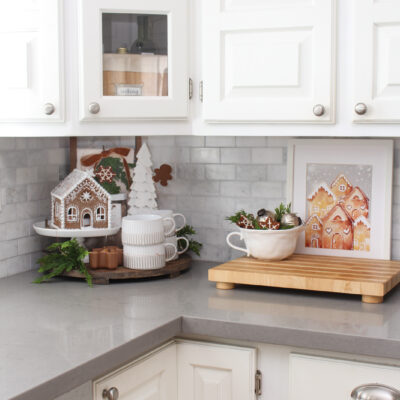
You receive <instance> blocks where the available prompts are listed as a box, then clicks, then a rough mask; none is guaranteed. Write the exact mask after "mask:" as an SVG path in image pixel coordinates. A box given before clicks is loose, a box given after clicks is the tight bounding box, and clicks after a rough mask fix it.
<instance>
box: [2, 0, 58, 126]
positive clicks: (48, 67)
mask: <svg viewBox="0 0 400 400" xmlns="http://www.w3.org/2000/svg"><path fill="white" fill-rule="evenodd" d="M61 7H62V1H61V0H13V1H6V2H4V4H2V5H1V13H0V52H1V54H2V58H1V63H0V121H1V122H4V121H21V122H35V121H39V122H46V121H53V122H54V121H61V120H63V117H64V110H63V107H64V103H63V74H62V70H63V68H62V56H61V54H62V43H63V41H62V34H61V28H62V23H61V17H60V15H61Z"/></svg>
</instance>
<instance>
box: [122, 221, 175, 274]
mask: <svg viewBox="0 0 400 400" xmlns="http://www.w3.org/2000/svg"><path fill="white" fill-rule="evenodd" d="M167 224H168V225H169V226H167ZM175 231H176V224H175V221H174V219H173V218H170V217H165V218H163V217H161V216H160V215H153V214H147V215H131V216H128V217H124V218H123V219H122V244H123V246H124V266H125V267H127V268H130V269H159V268H163V267H164V266H165V263H166V262H168V261H171V260H173V259H174V258H175V257H177V255H178V250H177V247H176V245H175V244H174V243H169V242H166V241H165V237H166V235H167V234H173V232H175ZM167 249H168V250H169V251H168V254H167Z"/></svg>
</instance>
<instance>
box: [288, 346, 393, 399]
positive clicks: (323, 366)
mask: <svg viewBox="0 0 400 400" xmlns="http://www.w3.org/2000/svg"><path fill="white" fill-rule="evenodd" d="M368 383H378V384H383V385H388V386H392V387H394V388H397V389H399V388H400V367H395V366H389V365H383V364H374V363H366V362H356V361H348V360H341V359H336V358H326V357H315V356H308V355H301V354H291V355H290V384H289V400H303V399H304V400H305V399H307V400H321V399H324V400H339V399H343V400H347V399H350V394H351V392H352V390H353V389H354V388H355V387H357V386H360V385H364V384H368Z"/></svg>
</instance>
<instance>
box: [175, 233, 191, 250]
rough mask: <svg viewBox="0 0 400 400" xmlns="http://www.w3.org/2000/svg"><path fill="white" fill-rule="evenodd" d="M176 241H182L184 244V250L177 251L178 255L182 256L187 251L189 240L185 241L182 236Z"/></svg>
mask: <svg viewBox="0 0 400 400" xmlns="http://www.w3.org/2000/svg"><path fill="white" fill-rule="evenodd" d="M176 240H177V243H178V242H179V241H180V240H183V241H185V242H186V246H185V248H184V249H183V250H180V251H179V250H178V254H183V253H184V252H185V251H187V249H188V248H189V240H188V239H187V238H185V237H184V236H181V237H178V238H176Z"/></svg>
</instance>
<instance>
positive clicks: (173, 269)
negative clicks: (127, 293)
mask: <svg viewBox="0 0 400 400" xmlns="http://www.w3.org/2000/svg"><path fill="white" fill-rule="evenodd" d="M191 260H192V258H191V257H190V256H189V255H187V254H183V255H181V256H180V257H179V258H178V259H177V260H174V261H170V262H168V263H167V264H166V266H165V267H164V268H160V269H151V270H150V269H146V270H145V269H129V268H125V267H118V268H117V269H91V268H88V271H89V274H90V275H92V279H93V283H94V284H95V285H108V284H109V283H110V280H111V281H112V280H125V279H142V278H153V277H159V276H165V275H168V276H169V277H170V278H176V277H177V276H179V275H180V274H181V272H183V271H185V270H186V269H188V268H189V266H190V262H191ZM61 276H65V277H68V278H78V279H85V277H84V275H82V274H81V273H80V272H79V271H76V270H74V271H70V272H66V273H64V274H62V275H61Z"/></svg>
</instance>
